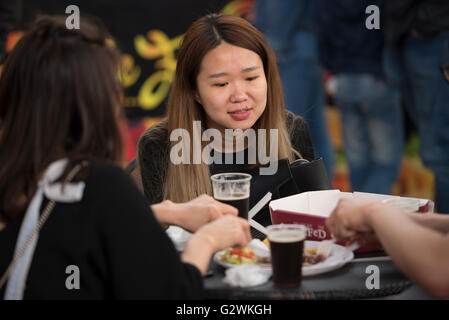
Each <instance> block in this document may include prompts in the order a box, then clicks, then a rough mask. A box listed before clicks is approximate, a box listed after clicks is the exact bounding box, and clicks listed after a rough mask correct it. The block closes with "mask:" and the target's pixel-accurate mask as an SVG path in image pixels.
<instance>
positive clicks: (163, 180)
mask: <svg viewBox="0 0 449 320" xmlns="http://www.w3.org/2000/svg"><path fill="white" fill-rule="evenodd" d="M198 123H200V125H201V129H200V130H197V132H195V130H194V128H195V125H197V124H198ZM180 129H181V130H182V131H181V132H186V133H188V134H186V135H187V136H188V137H190V139H185V140H183V141H181V143H185V141H187V143H186V146H185V148H183V150H184V151H186V150H190V151H191V152H189V153H188V155H187V157H186V158H184V159H185V160H187V161H184V162H182V163H179V162H176V161H173V157H172V156H173V154H174V152H173V150H177V149H176V145H177V144H179V143H180V142H179V140H177V139H176V137H175V139H173V135H174V132H179V130H180ZM210 129H214V130H218V132H220V133H221V134H222V137H223V140H222V141H220V142H219V143H218V145H219V147H218V148H214V150H213V151H212V152H214V153H215V154H216V153H217V152H218V151H217V149H220V147H221V146H223V144H226V141H225V140H226V134H225V132H226V129H241V130H247V129H253V130H255V132H256V137H257V142H256V144H257V145H258V146H259V145H261V144H264V145H265V150H274V151H275V152H273V153H270V162H271V161H274V162H276V161H277V160H278V159H288V160H289V161H290V162H291V161H293V160H295V159H297V158H305V159H307V160H313V158H314V151H313V146H312V144H311V140H310V136H309V133H308V130H307V125H306V124H305V122H304V120H303V119H302V118H301V117H298V116H295V115H293V114H292V113H290V112H287V111H286V110H285V109H284V99H283V93H282V84H281V80H280V77H279V73H278V69H277V66H276V58H275V55H274V53H273V52H272V50H271V49H270V47H269V45H268V43H267V41H266V40H265V38H264V36H263V35H262V34H261V33H260V32H259V31H258V30H257V29H256V28H255V27H254V26H252V25H251V24H250V23H249V22H247V21H246V20H244V19H242V18H239V17H235V16H229V15H221V14H210V15H207V16H205V17H203V18H201V19H199V20H197V21H196V22H194V23H193V24H192V26H190V28H189V29H188V30H187V32H186V34H185V35H184V39H183V41H182V44H181V47H180V49H179V54H178V62H177V68H176V74H175V78H174V83H173V86H172V88H171V92H170V96H169V99H168V103H167V118H166V119H165V120H163V121H162V122H160V123H159V124H157V125H155V126H153V127H151V128H149V129H148V130H147V131H146V132H145V133H144V134H143V136H142V137H141V139H140V141H139V147H138V150H139V151H138V161H137V167H136V169H135V170H134V172H133V177H134V178H135V179H136V180H137V181H138V182H139V184H140V186H141V188H142V189H143V191H144V193H145V195H146V197H147V198H148V199H149V201H150V203H154V202H159V201H162V200H163V199H170V200H172V201H174V202H183V201H188V200H190V199H192V198H194V197H196V196H198V195H200V194H209V195H210V194H211V182H210V176H211V174H214V173H218V172H236V171H237V172H248V171H249V170H251V169H254V167H258V166H261V165H262V164H263V163H261V162H260V161H257V163H255V164H254V163H250V162H249V161H248V160H249V158H250V157H249V155H248V149H249V147H251V146H250V145H249V144H250V143H248V141H249V140H246V145H245V146H244V147H245V150H244V153H245V155H244V157H245V159H246V163H245V164H243V165H241V164H236V163H235V161H234V162H233V164H225V163H224V161H223V162H222V163H221V164H220V163H217V162H214V163H212V164H208V163H207V162H205V161H201V163H198V161H196V162H195V159H194V157H195V152H196V150H194V148H193V147H192V146H193V145H195V143H196V144H197V145H201V150H204V148H205V145H206V142H205V141H203V139H202V138H203V137H204V132H205V131H206V130H210ZM261 129H264V130H266V133H267V134H266V135H265V137H263V136H262V138H259V136H258V135H257V133H258V132H260V130H261ZM273 130H275V131H276V133H277V140H274V141H273V140H271V139H270V134H269V132H271V131H273ZM175 136H176V135H175ZM194 140H195V141H194ZM228 140H229V139H228ZM214 142H215V143H216V141H214ZM233 142H234V146H233V149H232V150H226V149H225V152H224V153H222V154H223V159H224V158H226V155H225V153H228V154H229V153H232V154H233V155H232V156H231V158H232V157H233V158H234V160H235V159H236V153H238V152H240V151H241V150H237V149H236V145H235V140H234V141H233ZM189 143H190V144H189ZM272 143H275V148H274V149H273V148H271V147H272V146H271V144H272ZM270 148H271V149H270ZM256 149H257V148H256ZM221 150H223V149H221ZM256 153H257V151H256ZM175 154H176V152H175ZM183 157H185V155H183ZM217 158H221V156H218V157H215V156H214V159H217ZM257 159H260V157H259V154H258V156H257ZM139 171H140V173H139ZM259 178H260V177H259ZM253 180H254V179H253ZM257 180H258V183H260V184H263V183H264V179H257ZM251 188H253V185H252V186H251ZM258 200H260V199H250V202H255V201H258ZM259 220H260V222H261V223H262V224H264V225H267V224H269V223H270V219H269V216H268V212H267V211H266V212H265V214H264V216H263V217H259Z"/></svg>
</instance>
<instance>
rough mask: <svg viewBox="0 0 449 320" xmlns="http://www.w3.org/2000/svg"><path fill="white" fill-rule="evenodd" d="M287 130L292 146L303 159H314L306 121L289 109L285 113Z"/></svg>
mask: <svg viewBox="0 0 449 320" xmlns="http://www.w3.org/2000/svg"><path fill="white" fill-rule="evenodd" d="M286 120H287V130H288V131H289V134H290V138H291V142H292V147H293V148H294V149H295V150H296V151H298V152H299V153H300V154H301V156H302V157H303V158H304V159H307V160H309V161H312V160H314V159H315V151H314V149H313V144H312V139H311V138H310V134H309V128H308V126H307V123H306V121H305V120H304V119H303V118H302V117H300V116H297V115H295V114H293V113H292V112H290V111H287V113H286Z"/></svg>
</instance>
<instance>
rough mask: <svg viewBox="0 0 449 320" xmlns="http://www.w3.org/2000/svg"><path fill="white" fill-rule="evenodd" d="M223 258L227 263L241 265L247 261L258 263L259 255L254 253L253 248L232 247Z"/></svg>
mask: <svg viewBox="0 0 449 320" xmlns="http://www.w3.org/2000/svg"><path fill="white" fill-rule="evenodd" d="M221 260H222V261H223V262H226V263H231V264H238V265H240V264H247V263H256V262H257V256H256V255H255V254H254V251H253V249H251V248H248V247H244V248H230V249H228V250H226V252H225V254H224V255H223V257H222V259H221Z"/></svg>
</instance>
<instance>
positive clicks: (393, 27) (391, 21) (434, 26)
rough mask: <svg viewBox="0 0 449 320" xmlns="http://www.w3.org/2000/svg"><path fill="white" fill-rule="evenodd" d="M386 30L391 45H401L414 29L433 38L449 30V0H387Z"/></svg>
mask: <svg viewBox="0 0 449 320" xmlns="http://www.w3.org/2000/svg"><path fill="white" fill-rule="evenodd" d="M384 30H385V37H386V41H387V43H388V45H390V46H400V45H401V44H402V41H403V39H404V36H405V35H407V34H409V33H410V32H411V31H412V30H414V31H415V32H416V34H417V35H418V36H419V37H421V38H424V39H429V38H432V37H434V36H435V35H437V34H438V33H439V32H441V31H447V30H449V1H447V0H387V2H386V12H385V28H384Z"/></svg>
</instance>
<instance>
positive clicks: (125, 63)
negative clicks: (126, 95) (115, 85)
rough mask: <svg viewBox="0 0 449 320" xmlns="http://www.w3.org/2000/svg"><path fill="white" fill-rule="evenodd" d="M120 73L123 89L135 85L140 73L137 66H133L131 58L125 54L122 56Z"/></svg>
mask: <svg viewBox="0 0 449 320" xmlns="http://www.w3.org/2000/svg"><path fill="white" fill-rule="evenodd" d="M120 71H121V72H120V73H119V76H120V81H121V82H122V84H123V86H124V87H125V88H127V87H131V86H132V85H133V84H134V83H136V81H137V80H138V79H139V77H140V74H141V72H142V70H141V69H140V67H139V66H134V58H133V56H132V55H130V54H127V53H125V54H123V55H122V69H121V70H120Z"/></svg>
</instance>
